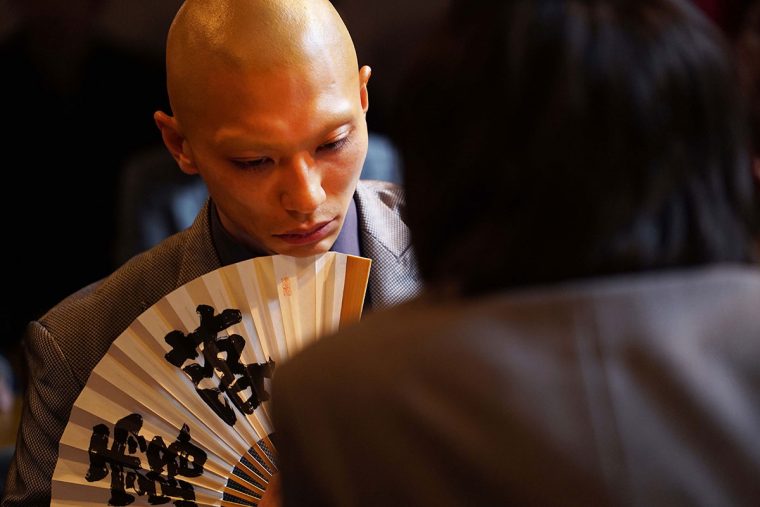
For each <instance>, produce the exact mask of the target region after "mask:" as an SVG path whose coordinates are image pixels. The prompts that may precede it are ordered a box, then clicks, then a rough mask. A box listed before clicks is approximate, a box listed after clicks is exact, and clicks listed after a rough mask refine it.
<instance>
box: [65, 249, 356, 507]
mask: <svg viewBox="0 0 760 507" xmlns="http://www.w3.org/2000/svg"><path fill="white" fill-rule="evenodd" d="M369 267H370V260H369V259H364V258H361V257H353V256H348V255H344V254H339V253H334V252H328V253H325V254H322V255H318V256H314V257H308V258H295V257H286V256H279V255H276V256H272V257H259V258H257V259H252V260H248V261H244V262H241V263H238V264H234V265H231V266H226V267H224V268H221V269H218V270H216V271H213V272H211V273H208V274H206V275H204V276H202V277H200V278H198V279H196V280H193V281H191V282H189V283H187V284H186V285H183V286H182V287H180V288H178V289H177V290H175V291H174V292H172V293H171V294H169V295H167V296H166V297H164V298H163V299H161V300H160V301H158V302H157V303H156V304H155V305H153V306H152V307H151V308H149V309H148V310H147V311H145V312H144V313H143V314H142V315H140V316H139V317H138V318H137V319H136V320H135V321H134V322H133V323H132V324H131V325H130V326H129V327H128V328H127V329H126V330H125V331H124V332H123V333H122V334H121V335H120V336H119V337H118V338H117V339H116V341H114V343H113V344H112V345H111V348H110V349H109V350H108V352H107V353H106V355H105V356H104V357H103V359H101V361H100V362H99V363H98V365H97V366H96V367H95V369H94V370H93V372H92V374H91V375H90V377H89V379H88V380H87V384H86V385H85V387H84V389H83V391H82V393H81V394H80V396H79V398H78V399H77V401H76V403H75V404H74V407H73V409H72V411H71V415H70V417H69V422H68V424H67V426H66V429H65V431H64V433H63V437H62V438H61V442H60V445H59V457H58V463H57V464H56V468H55V472H54V474H53V491H52V498H53V499H52V503H51V505H53V506H77V507H88V506H96V505H97V506H102V505H135V506H138V505H159V504H171V505H177V506H181V507H190V506H196V505H217V506H239V505H246V506H255V505H257V502H258V501H259V499H260V498H261V495H262V494H263V492H264V491H265V490H266V487H267V485H268V483H269V481H270V479H271V478H272V475H273V474H274V473H275V472H276V470H277V465H276V461H277V458H276V452H275V447H274V445H273V444H272V440H271V436H272V434H273V433H274V429H273V428H272V424H271V420H270V417H269V411H268V406H267V405H268V403H267V400H268V399H269V382H270V380H271V377H272V374H273V372H274V369H275V367H276V365H279V364H282V362H283V361H285V360H287V359H288V358H289V357H291V356H292V355H293V354H295V353H296V352H297V351H299V350H300V349H302V348H303V347H304V346H306V345H308V344H309V343H310V342H312V341H314V340H316V339H317V338H318V337H320V336H323V335H325V334H327V333H330V332H333V331H336V330H337V329H339V328H340V326H343V325H345V324H347V323H350V322H352V321H354V320H357V319H358V318H359V316H360V315H361V310H362V305H363V301H364V295H365V291H366V287H367V278H368V275H369Z"/></svg>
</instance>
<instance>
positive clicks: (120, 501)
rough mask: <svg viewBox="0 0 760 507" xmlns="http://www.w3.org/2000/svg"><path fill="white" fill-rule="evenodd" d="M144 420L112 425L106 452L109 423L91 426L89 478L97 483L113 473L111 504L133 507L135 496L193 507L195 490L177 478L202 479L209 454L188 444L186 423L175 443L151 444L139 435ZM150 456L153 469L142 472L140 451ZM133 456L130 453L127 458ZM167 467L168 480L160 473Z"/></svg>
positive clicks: (157, 439) (131, 419)
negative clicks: (132, 492) (179, 476)
mask: <svg viewBox="0 0 760 507" xmlns="http://www.w3.org/2000/svg"><path fill="white" fill-rule="evenodd" d="M142 424H143V420H142V417H141V416H140V415H139V414H130V415H128V416H126V417H124V418H122V419H120V420H119V421H117V422H116V424H115V425H114V438H113V444H112V445H111V448H110V449H109V448H108V441H109V437H110V431H109V429H108V426H106V425H105V424H98V425H96V426H94V427H93V432H92V437H91V438H90V448H89V450H88V454H89V456H90V467H89V469H88V471H87V474H86V476H85V479H86V480H87V481H88V482H95V481H99V480H101V479H104V478H105V477H107V476H108V468H109V467H110V469H111V498H110V499H109V501H108V504H109V505H118V506H124V505H130V504H132V503H133V502H134V501H135V497H134V496H133V495H131V494H129V493H127V490H132V491H134V492H135V493H136V494H138V495H140V496H143V495H148V503H149V504H150V505H159V504H165V503H169V502H172V501H173V503H174V505H175V506H178V507H195V506H196V504H195V502H194V501H193V500H195V492H194V490H193V486H192V485H191V484H189V483H187V482H185V481H183V480H179V479H176V478H175V475H182V476H185V477H198V476H199V475H201V474H203V471H204V470H203V465H204V464H205V463H206V459H207V455H206V453H205V452H204V451H203V450H202V449H201V448H199V447H197V446H196V445H194V444H192V443H191V442H190V429H189V428H188V426H187V425H183V426H182V429H181V430H180V433H179V435H178V436H177V440H176V441H175V442H173V443H172V444H170V445H169V447H168V448H167V447H166V444H164V441H163V439H162V438H161V437H160V436H155V437H153V440H151V442H150V443H146V441H145V438H144V437H142V436H141V435H140V434H139V432H140V430H141V429H142ZM138 450H139V452H140V453H143V454H146V455H147V457H148V465H149V467H150V471H146V470H145V469H143V468H142V463H141V461H140V458H139V457H136V456H134V454H136V453H137V452H138ZM127 454H129V455H127ZM164 466H166V468H167V470H166V476H164V475H162V473H163V471H164Z"/></svg>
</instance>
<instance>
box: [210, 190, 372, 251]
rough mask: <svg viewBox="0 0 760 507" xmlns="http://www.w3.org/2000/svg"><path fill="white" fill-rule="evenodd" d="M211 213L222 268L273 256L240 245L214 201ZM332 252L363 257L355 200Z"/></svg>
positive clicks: (349, 206)
mask: <svg viewBox="0 0 760 507" xmlns="http://www.w3.org/2000/svg"><path fill="white" fill-rule="evenodd" d="M209 213H210V214H211V217H210V218H211V238H212V240H213V242H214V247H215V248H216V252H217V253H218V254H219V260H220V261H221V263H222V266H227V265H229V264H234V263H236V262H240V261H244V260H247V259H253V258H254V257H262V256H264V255H271V254H268V253H266V252H263V251H260V250H251V249H249V248H247V247H245V246H244V245H241V244H240V243H238V242H237V241H236V240H235V239H234V238H233V237H232V235H230V233H229V232H227V230H226V229H225V228H224V227H223V226H222V221H221V220H220V219H219V213H218V212H217V210H216V205H214V201H210V206H209ZM330 251H331V252H340V253H344V254H349V255H361V249H360V247H359V220H358V218H357V215H356V203H355V202H354V200H353V199H351V202H350V203H349V205H348V211H347V212H346V219H345V220H344V221H343V228H342V229H341V230H340V234H338V238H337V239H336V240H335V243H334V244H333V246H332V248H330Z"/></svg>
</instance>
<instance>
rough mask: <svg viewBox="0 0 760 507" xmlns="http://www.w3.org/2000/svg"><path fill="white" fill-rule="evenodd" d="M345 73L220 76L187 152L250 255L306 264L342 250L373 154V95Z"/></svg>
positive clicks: (312, 69) (303, 70)
mask: <svg viewBox="0 0 760 507" xmlns="http://www.w3.org/2000/svg"><path fill="white" fill-rule="evenodd" d="M324 67H329V65H326V66H324ZM345 74H346V72H343V73H341V72H336V71H331V70H330V69H325V68H320V67H319V66H299V67H297V68H289V69H284V68H281V69H276V70H269V71H266V72H263V73H262V72H258V73H255V74H242V75H241V74H240V73H235V72H230V71H220V72H218V73H215V74H214V75H213V76H212V78H211V80H210V82H209V84H208V89H207V90H206V91H205V93H204V97H205V100H204V104H203V108H202V113H201V114H200V115H199V116H198V118H197V121H195V123H194V125H193V127H192V128H191V129H188V131H187V132H186V133H185V134H186V150H187V151H188V153H189V155H190V156H191V158H192V161H193V165H194V167H195V169H196V170H197V172H199V173H200V174H201V176H202V177H203V179H204V180H205V182H206V185H207V186H208V190H209V193H210V194H211V197H212V199H213V200H214V202H215V203H216V206H217V209H218V211H219V216H220V218H221V221H222V224H223V225H224V227H225V229H227V231H228V232H229V233H230V234H232V235H233V236H234V237H235V238H236V239H237V240H238V241H240V242H241V243H243V244H244V245H246V246H248V247H249V248H254V249H259V250H263V251H265V252H267V253H271V254H274V253H279V254H285V255H294V256H307V255H314V254H318V253H322V252H325V251H327V250H329V249H330V247H331V246H332V244H333V243H334V242H335V239H336V238H337V236H338V233H339V232H340V230H341V227H342V225H343V221H344V219H345V216H346V210H347V209H348V206H349V203H350V200H351V199H352V197H353V193H354V189H355V187H356V182H357V180H358V179H359V173H360V172H361V168H362V165H363V163H364V158H365V156H366V154H367V125H366V121H365V112H366V108H367V100H366V98H367V97H366V86H364V87H363V86H362V84H361V78H359V77H358V76H357V73H356V71H354V72H353V73H351V75H348V76H347V75H345ZM368 77H369V76H368V74H367V79H368ZM364 84H366V80H365V83H364Z"/></svg>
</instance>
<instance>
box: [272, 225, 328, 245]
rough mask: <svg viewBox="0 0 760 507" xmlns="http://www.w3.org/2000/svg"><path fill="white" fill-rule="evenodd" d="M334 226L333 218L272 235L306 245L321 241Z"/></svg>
mask: <svg viewBox="0 0 760 507" xmlns="http://www.w3.org/2000/svg"><path fill="white" fill-rule="evenodd" d="M335 226H336V225H335V219H333V220H328V221H326V222H321V223H319V224H317V225H315V226H312V227H309V228H304V229H295V230H292V231H288V232H286V233H283V234H275V235H274V237H275V238H278V239H281V240H282V241H285V242H286V243H290V244H292V245H307V244H309V243H316V242H318V241H322V240H323V239H324V238H326V237H327V236H329V235H330V234H332V233H333V232H334V229H335Z"/></svg>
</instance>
